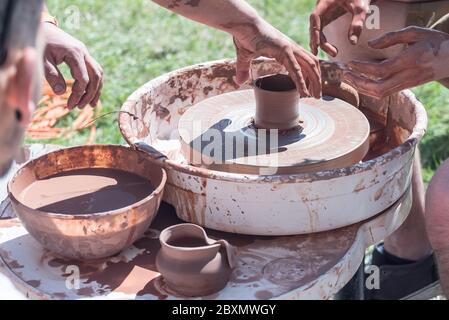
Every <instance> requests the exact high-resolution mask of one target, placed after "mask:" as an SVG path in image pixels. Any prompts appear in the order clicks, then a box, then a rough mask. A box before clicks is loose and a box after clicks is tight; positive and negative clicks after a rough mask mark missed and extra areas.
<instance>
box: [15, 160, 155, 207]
mask: <svg viewBox="0 0 449 320" xmlns="http://www.w3.org/2000/svg"><path fill="white" fill-rule="evenodd" d="M153 191H154V188H153V186H152V185H151V183H150V181H148V180H147V179H144V178H142V177H140V176H138V175H136V174H133V173H129V172H125V171H121V170H116V169H102V168H94V169H81V170H73V171H69V172H65V173H59V174H57V175H54V176H51V177H48V178H47V179H44V180H39V181H36V182H34V183H32V184H31V185H30V186H28V187H27V188H26V189H24V191H23V192H22V193H21V195H20V199H21V201H22V203H23V204H25V205H27V206H28V207H30V208H33V209H39V210H41V211H45V212H51V213H61V214H92V213H100V212H107V211H111V210H116V209H121V208H124V207H127V206H129V205H132V204H134V203H136V202H139V201H140V200H142V199H144V198H145V197H147V196H148V195H150V194H151V193H152V192H153Z"/></svg>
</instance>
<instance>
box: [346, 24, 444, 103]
mask: <svg viewBox="0 0 449 320" xmlns="http://www.w3.org/2000/svg"><path fill="white" fill-rule="evenodd" d="M369 45H370V46H371V47H372V48H375V49H385V48H388V47H391V46H394V45H404V49H403V50H402V51H401V53H400V54H398V55H397V56H395V57H393V58H391V59H387V60H383V61H381V62H362V61H353V62H351V63H349V64H348V67H349V69H350V71H347V72H345V74H344V80H345V81H347V82H348V83H349V84H351V85H352V86H353V87H354V88H356V89H357V90H358V91H359V92H361V93H363V94H365V95H368V96H372V97H375V98H384V97H387V96H390V95H392V94H394V93H396V92H399V91H401V90H404V89H408V88H412V87H415V86H418V85H421V84H424V83H427V82H430V81H434V80H441V79H444V78H446V77H448V76H449V68H448V67H447V66H448V63H449V34H447V33H444V32H440V31H437V30H432V29H426V28H419V27H408V28H405V29H402V30H399V31H396V32H390V33H387V34H385V35H383V36H381V37H379V38H377V39H373V40H371V41H370V42H369Z"/></svg>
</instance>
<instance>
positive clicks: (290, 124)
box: [254, 74, 300, 130]
mask: <svg viewBox="0 0 449 320" xmlns="http://www.w3.org/2000/svg"><path fill="white" fill-rule="evenodd" d="M254 94H255V99H256V116H255V119H254V124H255V126H256V127H257V128H259V129H268V130H271V129H278V130H288V129H292V128H294V127H296V126H298V125H299V119H300V117H299V99H300V96H299V93H298V91H297V90H296V86H295V83H294V82H293V80H292V79H291V78H290V76H288V75H285V74H275V75H268V76H264V77H260V78H258V79H257V80H256V81H255V82H254Z"/></svg>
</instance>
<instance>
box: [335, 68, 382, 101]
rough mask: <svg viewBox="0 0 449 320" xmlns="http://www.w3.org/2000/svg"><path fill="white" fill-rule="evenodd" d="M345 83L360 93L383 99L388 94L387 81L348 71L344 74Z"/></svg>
mask: <svg viewBox="0 0 449 320" xmlns="http://www.w3.org/2000/svg"><path fill="white" fill-rule="evenodd" d="M343 81H344V82H346V83H348V84H349V85H351V86H352V87H354V88H355V89H356V90H357V91H358V92H359V93H361V94H364V95H366V96H370V97H374V98H377V99H381V98H383V97H384V95H385V94H386V89H385V81H384V80H373V79H369V78H366V77H364V76H361V75H358V74H355V73H353V72H351V71H347V72H345V73H344V74H343Z"/></svg>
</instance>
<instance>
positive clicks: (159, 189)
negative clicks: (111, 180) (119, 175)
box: [8, 145, 167, 260]
mask: <svg viewBox="0 0 449 320" xmlns="http://www.w3.org/2000/svg"><path fill="white" fill-rule="evenodd" d="M87 168H106V169H118V170H122V171H125V172H130V173H134V174H137V175H139V176H141V177H144V178H147V179H148V180H149V181H150V182H151V183H152V185H153V187H154V191H153V192H152V193H151V194H149V195H148V196H146V197H145V198H144V199H142V200H141V201H139V202H137V203H134V204H132V205H130V206H127V207H124V208H120V209H117V210H113V211H109V212H101V213H93V214H82V213H80V214H73V215H72V214H70V215H68V214H58V213H49V212H44V211H40V210H37V209H32V208H30V207H28V206H26V205H24V204H23V203H21V202H20V201H19V200H18V199H20V197H19V195H20V194H21V192H22V191H23V190H24V189H25V188H26V187H27V186H29V185H30V184H31V183H33V182H34V181H36V180H40V179H45V178H47V177H50V176H53V175H55V174H58V173H61V172H67V171H72V170H77V169H87ZM166 181H167V175H166V172H165V171H164V170H163V169H162V168H161V167H159V166H158V165H157V164H156V163H155V162H154V160H152V159H151V158H150V157H148V156H146V154H145V153H143V152H141V151H137V150H134V149H131V148H128V147H123V146H113V145H94V146H83V147H74V148H67V149H62V150H59V151H56V152H52V153H49V154H47V155H44V156H42V157H40V158H37V159H35V160H33V161H30V162H28V163H27V164H25V165H24V166H23V167H22V168H21V169H20V170H19V171H18V172H17V173H16V174H15V175H14V177H13V178H12V179H11V181H10V182H9V184H8V192H9V196H10V199H11V202H12V206H13V209H14V211H15V212H16V214H17V216H18V217H19V218H20V220H21V221H22V223H23V225H24V227H25V228H26V230H27V231H28V232H29V233H30V234H31V235H32V236H33V237H34V238H35V239H36V240H37V241H38V242H39V243H41V244H42V245H43V246H44V247H45V248H46V249H48V250H50V251H52V252H53V253H55V254H56V255H58V256H61V257H64V258H68V259H74V260H94V259H100V258H105V257H109V256H112V255H114V254H117V253H119V252H120V251H121V250H123V249H124V248H126V247H128V246H130V245H131V244H132V243H134V242H135V241H136V240H138V239H139V238H141V237H142V236H143V234H144V232H145V231H146V230H147V229H148V227H149V226H150V224H151V222H152V221H153V218H154V217H155V216H156V213H157V211H158V208H159V205H160V203H161V200H162V195H163V189H164V186H165V183H166Z"/></svg>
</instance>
